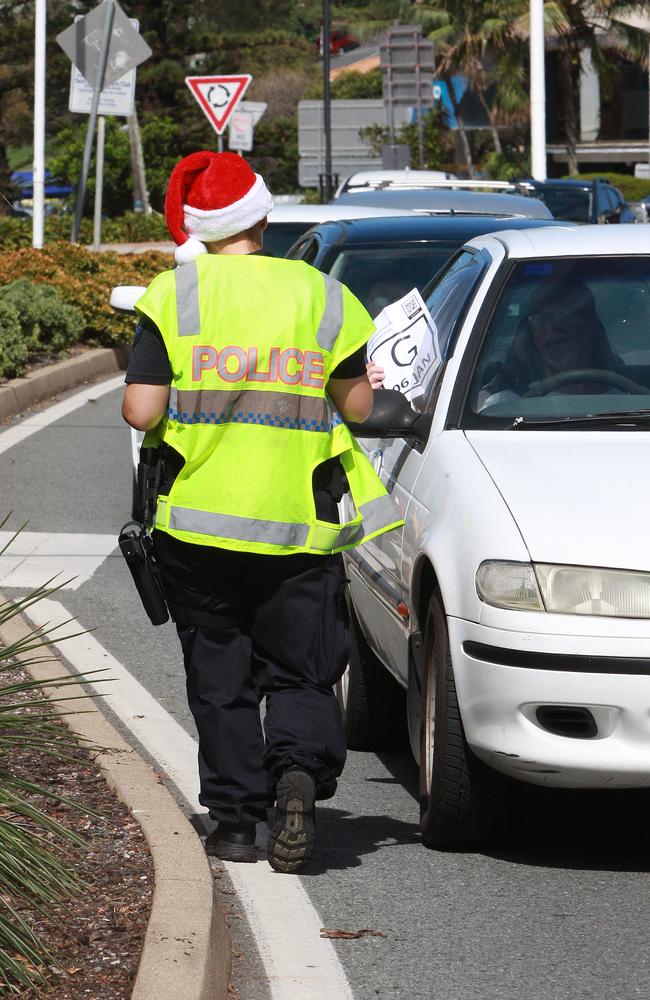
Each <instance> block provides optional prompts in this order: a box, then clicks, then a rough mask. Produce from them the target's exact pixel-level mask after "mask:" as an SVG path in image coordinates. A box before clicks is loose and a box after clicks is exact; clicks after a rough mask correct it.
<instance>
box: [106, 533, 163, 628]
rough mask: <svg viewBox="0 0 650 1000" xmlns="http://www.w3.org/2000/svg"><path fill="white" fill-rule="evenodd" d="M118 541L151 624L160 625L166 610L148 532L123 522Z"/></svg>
mask: <svg viewBox="0 0 650 1000" xmlns="http://www.w3.org/2000/svg"><path fill="white" fill-rule="evenodd" d="M118 542H119V546H120V549H121V550H122V555H123V556H124V558H125V559H126V564H127V566H128V567H129V570H130V571H131V576H132V577H133V582H134V583H135V586H136V589H137V591H138V594H139V595H140V600H141V601H142V605H143V607H144V610H145V611H146V612H147V614H148V616H149V620H150V621H151V624H152V625H164V624H165V622H166V621H169V610H168V608H167V599H166V597H165V589H164V586H163V582H162V578H161V575H160V569H159V568H158V563H157V561H156V555H155V552H154V548H153V540H152V538H151V535H150V534H149V533H148V531H147V529H146V527H145V526H144V524H139V523H138V522H137V521H127V523H126V524H125V525H124V527H123V528H122V530H121V531H120V535H119V539H118Z"/></svg>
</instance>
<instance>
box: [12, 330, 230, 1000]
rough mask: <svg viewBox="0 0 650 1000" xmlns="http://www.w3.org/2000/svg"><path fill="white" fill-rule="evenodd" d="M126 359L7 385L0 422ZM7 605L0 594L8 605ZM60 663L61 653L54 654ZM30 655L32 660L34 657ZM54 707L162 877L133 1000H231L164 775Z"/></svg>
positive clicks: (71, 364)
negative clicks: (85, 743)
mask: <svg viewBox="0 0 650 1000" xmlns="http://www.w3.org/2000/svg"><path fill="white" fill-rule="evenodd" d="M126 358H127V352H126V351H125V350H120V349H115V350H113V349H97V350H90V351H86V352H84V353H83V354H81V355H78V356H76V357H74V358H71V359H68V360H66V361H61V362H58V363H56V364H54V365H51V366H47V367H45V368H41V369H37V370H36V371H34V372H33V373H31V374H30V375H28V376H26V377H25V378H19V379H13V380H12V381H11V382H9V383H6V384H4V385H0V419H3V418H9V417H12V416H17V415H19V414H22V413H23V412H24V410H25V409H27V408H28V407H29V406H32V405H34V404H35V403H37V402H42V401H43V400H45V399H47V398H49V397H51V396H53V395H56V394H58V393H61V392H66V391H68V390H70V389H73V388H75V387H77V386H79V385H81V384H82V383H83V382H86V381H91V380H92V381H96V380H97V379H98V378H100V377H102V376H106V375H110V374H114V373H116V372H118V371H119V370H120V369H121V368H123V367H124V366H125V363H126ZM3 600H5V598H3V596H2V595H1V594H0V603H2V601H3ZM32 631H33V629H32V627H31V626H30V625H29V624H28V623H27V622H26V621H25V619H24V618H22V617H20V616H19V617H17V618H14V619H12V620H11V621H10V622H7V623H5V624H4V625H2V626H1V627H0V644H2V645H9V644H10V643H11V642H14V641H15V640H16V639H18V638H20V637H21V636H24V635H26V634H28V633H29V632H32ZM52 655H55V654H54V653H52ZM27 658H28V656H27V657H26V659H27ZM26 669H28V671H29V673H30V674H32V676H33V677H35V678H37V679H38V680H49V679H51V678H53V677H57V676H58V677H61V676H62V675H65V674H66V673H67V674H70V675H71V676H77V675H76V673H75V672H74V671H73V670H71V669H70V668H68V666H67V665H66V663H65V661H64V660H61V659H59V658H58V657H57V658H56V662H53V663H45V664H28V665H26ZM48 693H50V694H51V695H52V696H53V697H60V694H61V692H60V690H57V689H56V687H52V688H51V689H49V691H48ZM89 701H91V702H92V705H93V707H94V708H95V709H96V711H90V712H89V711H88V702H86V703H85V707H84V708H82V709H81V712H83V714H79V712H80V709H79V702H78V701H70V702H66V701H62V702H58V703H57V705H56V706H55V707H56V708H57V710H60V711H62V712H66V713H77V714H66V715H65V718H64V721H65V722H66V723H67V724H68V725H69V726H70V728H71V729H73V730H74V732H75V733H78V734H79V735H81V736H83V737H84V738H85V739H87V740H89V741H91V742H92V743H93V744H95V745H97V746H99V747H101V748H102V752H101V753H100V754H99V755H98V756H97V758H96V762H97V764H98V765H99V767H100V768H101V771H102V773H103V775H104V777H105V778H106V781H107V782H108V784H109V786H110V787H111V788H113V789H114V790H115V792H116V794H117V796H118V797H119V798H120V799H121V800H122V801H123V802H124V803H125V804H126V805H127V806H128V807H129V809H130V810H131V812H132V814H133V816H134V818H135V819H137V821H138V822H139V823H140V826H141V827H142V831H143V833H144V835H145V837H146V840H147V843H148V845H149V849H150V851H151V855H152V858H153V863H154V869H155V887H154V896H153V902H152V908H151V914H150V917H149V923H148V926H147V932H146V936H145V941H144V946H143V950H142V956H141V959H140V965H139V968H138V973H137V977H136V981H135V985H134V988H133V992H132V995H131V996H132V1000H152V998H153V997H156V998H157V1000H226V998H227V996H228V983H229V980H230V968H231V954H230V951H231V950H230V939H229V935H228V931H227V928H226V924H225V918H224V916H223V913H222V911H221V908H220V906H219V904H218V901H217V899H216V896H215V891H214V884H213V877H212V872H211V870H210V865H209V863H208V860H207V858H206V856H205V852H204V850H203V845H202V843H201V841H200V838H199V837H198V835H197V833H196V831H195V830H194V828H193V827H192V825H191V824H190V823H189V821H188V820H187V819H186V817H185V816H184V814H183V813H182V812H181V810H180V809H179V807H178V806H177V804H176V802H175V801H174V799H173V798H172V796H171V795H170V793H169V792H168V791H167V789H166V788H165V787H164V785H162V784H161V783H160V780H159V778H158V776H157V775H156V774H155V773H154V771H153V770H152V768H151V767H150V766H149V764H148V763H146V762H145V761H144V760H143V759H142V758H141V757H140V756H139V754H138V753H137V751H136V750H135V749H134V748H133V747H131V746H130V745H129V744H128V743H126V742H125V740H124V739H123V738H122V736H121V735H120V734H119V733H118V732H117V730H116V729H115V728H114V727H113V726H112V725H111V724H110V723H109V722H108V721H107V720H106V719H105V718H104V716H103V715H102V713H101V700H99V699H98V700H93V699H89Z"/></svg>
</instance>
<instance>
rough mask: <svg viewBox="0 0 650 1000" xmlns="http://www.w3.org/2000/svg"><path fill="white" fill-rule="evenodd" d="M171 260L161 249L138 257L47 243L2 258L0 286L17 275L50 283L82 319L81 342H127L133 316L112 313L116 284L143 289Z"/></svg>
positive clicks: (130, 332) (97, 343)
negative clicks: (111, 295) (110, 298)
mask: <svg viewBox="0 0 650 1000" xmlns="http://www.w3.org/2000/svg"><path fill="white" fill-rule="evenodd" d="M172 260H173V258H172V257H171V256H170V255H169V254H164V253H161V252H159V251H148V252H147V253H142V254H117V253H92V252H91V251H89V250H86V249H84V248H83V247H80V246H77V245H75V244H73V243H51V244H48V245H46V246H45V247H44V248H43V249H42V250H33V249H32V248H31V247H30V248H26V249H22V250H13V251H10V252H8V253H5V254H3V255H2V256H0V285H6V284H9V283H10V282H12V281H14V280H15V278H16V275H21V276H22V277H24V278H27V279H28V280H29V281H33V282H35V283H36V284H44V285H51V286H52V287H53V288H55V289H56V290H57V291H58V293H59V295H60V297H61V298H62V299H63V301H64V302H67V303H69V304H70V305H73V306H76V307H77V308H78V309H79V310H80V312H81V314H82V316H83V324H84V333H83V336H82V337H81V338H80V340H82V341H83V342H84V343H86V344H90V345H93V346H97V345H104V346H111V345H115V344H124V343H128V342H129V341H130V340H131V338H132V336H133V328H134V323H133V317H132V316H124V315H122V314H119V313H116V312H114V311H113V309H111V307H110V305H109V304H108V300H109V297H110V293H111V288H112V287H113V286H114V285H147V284H148V283H149V282H150V281H151V279H152V278H153V277H154V275H155V274H157V273H158V271H163V270H165V269H166V268H169V267H171V266H172Z"/></svg>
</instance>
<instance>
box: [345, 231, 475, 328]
mask: <svg viewBox="0 0 650 1000" xmlns="http://www.w3.org/2000/svg"><path fill="white" fill-rule="evenodd" d="M457 248H458V243H444V244H441V243H425V242H421V243H411V244H407V245H404V244H401V245H400V244H399V243H382V244H381V246H374V247H370V246H368V247H361V246H359V247H351V248H349V249H346V250H342V251H341V253H339V255H338V257H337V258H336V260H335V261H334V263H333V265H332V267H331V268H330V274H331V275H332V277H333V278H338V280H339V281H342V282H343V284H344V285H347V286H348V288H349V289H350V291H351V292H354V294H355V295H356V296H357V298H358V299H360V300H361V302H363V304H364V306H365V307H366V309H367V310H368V312H369V313H370V315H371V316H372V317H373V318H374V317H375V316H377V314H378V313H380V312H381V310H382V309H383V308H384V306H387V305H388V304H389V303H391V302H395V301H396V299H401V297H402V296H403V295H406V293H407V292H410V291H411V289H412V288H417V289H418V290H419V291H421V290H422V289H423V288H424V286H425V285H426V284H427V282H428V281H429V280H430V279H431V278H432V277H433V276H434V275H435V274H437V272H438V271H439V270H440V268H441V267H442V266H443V265H444V264H446V263H447V261H448V260H449V258H450V257H451V255H452V254H453V253H454V251H455V250H456V249H457Z"/></svg>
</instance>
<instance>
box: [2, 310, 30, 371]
mask: <svg viewBox="0 0 650 1000" xmlns="http://www.w3.org/2000/svg"><path fill="white" fill-rule="evenodd" d="M0 330H2V336H0V378H15V377H16V376H17V375H20V374H21V373H22V372H23V371H24V370H25V365H26V363H27V355H28V353H29V352H28V350H27V343H26V342H25V338H24V337H23V331H22V327H21V325H20V315H19V313H18V310H17V309H16V307H15V306H14V305H12V304H11V303H10V302H3V301H2V300H1V299H0Z"/></svg>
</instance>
